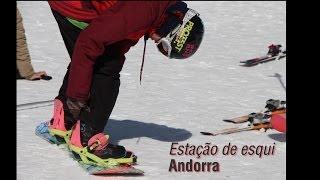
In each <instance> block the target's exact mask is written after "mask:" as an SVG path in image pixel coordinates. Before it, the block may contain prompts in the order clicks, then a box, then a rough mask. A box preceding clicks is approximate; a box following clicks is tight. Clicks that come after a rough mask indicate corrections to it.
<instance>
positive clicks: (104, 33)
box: [48, 1, 204, 160]
mask: <svg viewBox="0 0 320 180" xmlns="http://www.w3.org/2000/svg"><path fill="white" fill-rule="evenodd" d="M48 2H49V5H50V7H51V10H52V13H53V15H54V18H55V19H56V21H57V23H58V26H59V29H60V33H61V35H62V38H63V40H64V43H65V46H66V48H67V50H68V53H69V56H70V58H71V63H70V64H69V66H68V69H67V72H66V75H65V77H64V80H63V83H62V86H61V88H60V90H59V94H58V96H57V97H56V98H55V100H54V115H53V118H52V119H51V121H50V125H49V129H50V130H51V133H52V134H54V135H55V136H56V137H57V138H61V139H68V138H69V137H68V136H71V137H70V141H69V142H68V144H69V147H72V148H71V149H77V148H78V149H80V150H79V151H77V153H80V154H79V155H80V156H86V154H85V153H90V154H94V155H96V156H98V157H99V158H101V159H102V160H103V159H106V158H110V157H112V158H122V157H125V156H126V149H125V148H124V147H123V146H120V145H112V144H110V143H108V138H109V136H108V135H105V134H104V133H103V129H104V127H105V126H106V124H107V121H108V118H109V116H110V114H111V112H112V109H113V107H114V105H115V102H116V99H117V96H118V92H119V86H120V74H119V73H120V71H121V69H122V66H123V64H124V61H125V54H126V52H128V51H129V49H130V47H132V46H134V45H135V44H136V43H137V42H138V41H139V39H140V38H141V37H143V36H144V37H145V41H144V43H145V45H146V40H147V39H148V38H151V39H152V40H154V41H155V43H156V44H157V48H158V49H159V51H160V52H161V53H162V54H164V55H165V56H167V57H168V58H174V59H185V58H188V57H190V56H192V55H193V54H194V53H195V52H196V51H197V49H198V48H199V45H200V43H201V41H202V37H203V34H204V26H203V24H202V20H201V19H200V17H199V14H198V13H197V12H196V11H194V10H192V9H189V8H188V7H187V4H186V3H184V2H182V1H140V2H139V1H138V2H137V1H48ZM70 130H71V131H70ZM69 132H71V135H70V134H69ZM66 137H68V138H66ZM82 150H83V151H82ZM87 150H88V152H85V151H87ZM82 152H84V153H83V154H81V153H82ZM101 159H100V160H101Z"/></svg>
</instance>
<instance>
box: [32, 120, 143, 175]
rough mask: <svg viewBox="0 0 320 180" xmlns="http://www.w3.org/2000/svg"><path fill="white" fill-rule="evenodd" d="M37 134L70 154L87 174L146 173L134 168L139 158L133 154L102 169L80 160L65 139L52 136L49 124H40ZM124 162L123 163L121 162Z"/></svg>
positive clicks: (113, 160) (36, 130)
mask: <svg viewBox="0 0 320 180" xmlns="http://www.w3.org/2000/svg"><path fill="white" fill-rule="evenodd" d="M35 134H36V135H37V136H39V137H41V138H42V139H44V140H46V141H47V142H49V143H50V144H55V145H58V146H60V147H62V148H61V149H63V150H65V151H67V152H68V154H69V156H70V157H71V158H72V159H73V160H75V161H77V162H78V163H79V165H80V166H81V167H82V169H84V170H85V171H86V172H87V173H89V174H91V175H143V174H144V172H143V171H142V170H140V169H137V168H134V167H133V165H134V164H135V163H136V159H137V157H136V156H135V155H133V153H132V152H130V151H127V157H125V158H121V159H112V158H110V162H115V163H110V166H108V167H102V166H97V165H95V164H87V163H84V162H83V161H82V160H81V159H80V158H78V156H77V154H76V153H74V152H72V151H71V150H70V149H69V148H68V145H67V144H66V143H65V141H64V140H63V139H59V138H56V137H55V136H52V135H51V134H50V132H49V122H43V123H41V124H39V125H38V126H37V127H36V129H35ZM121 161H122V162H121ZM128 161H130V162H132V163H125V162H128Z"/></svg>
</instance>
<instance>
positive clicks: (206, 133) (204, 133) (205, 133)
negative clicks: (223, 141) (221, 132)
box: [200, 132, 213, 136]
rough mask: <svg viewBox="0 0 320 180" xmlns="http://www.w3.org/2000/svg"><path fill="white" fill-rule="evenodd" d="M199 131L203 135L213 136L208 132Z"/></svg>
mask: <svg viewBox="0 0 320 180" xmlns="http://www.w3.org/2000/svg"><path fill="white" fill-rule="evenodd" d="M200 133H201V134H202V135H205V136H213V134H212V133H209V132H200Z"/></svg>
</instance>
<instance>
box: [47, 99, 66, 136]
mask: <svg viewBox="0 0 320 180" xmlns="http://www.w3.org/2000/svg"><path fill="white" fill-rule="evenodd" d="M50 127H51V128H54V129H58V130H62V131H67V130H66V128H65V125H64V110H63V103H62V102H61V101H60V100H59V99H55V100H54V110H53V122H52V124H51V125H50Z"/></svg>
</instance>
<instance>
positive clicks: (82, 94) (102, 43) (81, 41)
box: [67, 1, 158, 100]
mask: <svg viewBox="0 0 320 180" xmlns="http://www.w3.org/2000/svg"><path fill="white" fill-rule="evenodd" d="M154 11H155V8H154V6H152V4H151V3H150V2H130V1H127V2H125V1H119V2H118V3H117V4H116V5H114V6H113V7H112V8H110V9H109V10H108V11H106V12H104V13H103V14H101V15H100V16H99V17H97V18H95V19H93V20H92V21H91V23H90V25H89V26H88V27H87V28H86V29H84V30H83V31H82V32H81V33H80V35H79V37H78V39H77V42H76V44H75V48H74V52H73V55H72V61H71V67H70V68H71V69H70V75H69V83H68V88H67V96H69V97H72V98H75V99H77V100H87V99H88V95H89V91H90V86H91V81H92V74H93V66H94V64H95V61H96V59H97V58H98V56H100V55H102V54H103V52H104V51H105V47H107V46H108V45H110V44H112V43H114V42H117V41H120V40H123V39H125V38H126V37H127V36H128V35H129V34H130V33H133V32H137V31H141V30H143V29H147V28H148V27H150V26H151V25H152V23H153V22H154V21H155V20H156V18H157V15H158V14H157V12H154Z"/></svg>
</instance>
